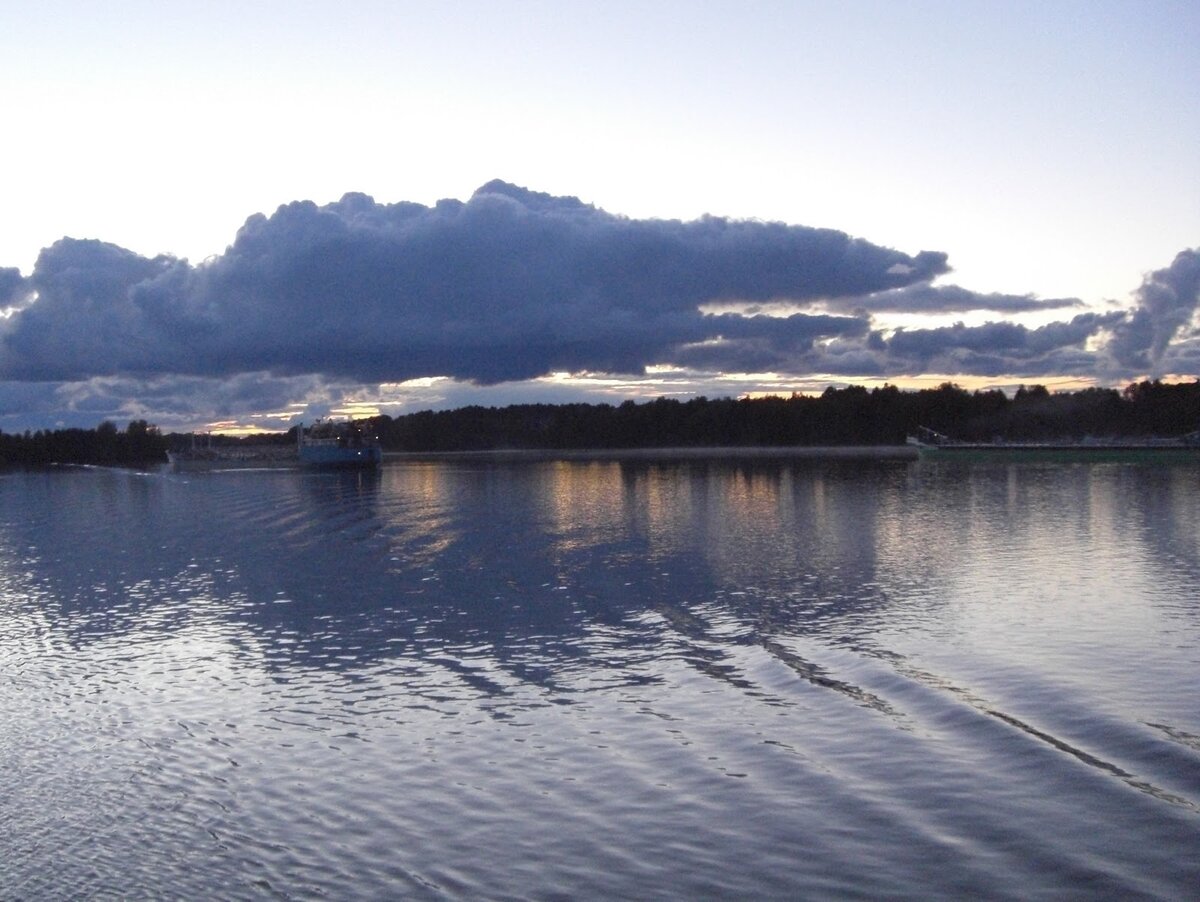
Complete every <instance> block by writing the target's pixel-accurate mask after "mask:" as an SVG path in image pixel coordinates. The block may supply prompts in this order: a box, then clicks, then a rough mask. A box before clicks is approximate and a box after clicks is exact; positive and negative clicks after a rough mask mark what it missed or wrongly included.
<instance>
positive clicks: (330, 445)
mask: <svg viewBox="0 0 1200 902" xmlns="http://www.w3.org/2000/svg"><path fill="white" fill-rule="evenodd" d="M296 447H297V452H298V454H299V456H300V463H302V464H308V465H309V466H314V467H346V468H360V469H367V468H372V467H377V466H379V465H380V464H381V463H382V462H383V449H382V448H381V447H380V445H379V439H378V438H376V437H375V436H374V435H371V434H370V433H368V432H367V431H366V428H365V427H364V426H363V425H362V424H361V423H357V422H355V421H353V420H318V421H317V422H316V423H314V424H313V425H312V426H311V427H310V428H308V429H305V428H304V424H303V423H301V424H300V425H299V426H298V427H296Z"/></svg>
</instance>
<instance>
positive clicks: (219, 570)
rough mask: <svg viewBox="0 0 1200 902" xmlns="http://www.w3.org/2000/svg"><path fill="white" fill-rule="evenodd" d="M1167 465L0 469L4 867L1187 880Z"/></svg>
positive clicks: (131, 873) (554, 892)
mask: <svg viewBox="0 0 1200 902" xmlns="http://www.w3.org/2000/svg"><path fill="white" fill-rule="evenodd" d="M1198 674H1200V467H1197V465H1196V464H1195V463H1194V462H1182V463H1176V464H1169V465H1123V464H1119V463H1079V464H1044V463H1043V464H1039V463H1027V464H1020V463H1008V462H1003V461H1000V462H986V463H971V462H956V461H947V462H941V461H919V462H918V461H882V460H881V461H870V460H829V461H822V460H796V461H788V460H744V461H723V460H699V459H689V460H681V461H675V462H671V461H637V460H626V461H603V460H592V461H489V460H460V461H404V462H389V463H388V464H387V465H386V466H385V467H384V468H383V469H382V471H381V472H379V473H377V474H337V473H333V474H329V473H319V472H306V471H302V470H289V469H282V470H270V469H258V470H246V471H237V470H228V471H213V472H202V473H177V472H173V471H170V470H163V471H158V472H151V473H136V472H132V471H123V470H108V469H85V468H73V469H67V468H64V469H58V470H51V471H43V472H8V473H0V814H2V816H0V898H4V899H50V898H63V897H79V898H96V897H102V898H104V897H120V898H162V897H172V898H229V899H260V898H261V899H278V898H283V899H290V898H294V899H309V898H336V899H359V898H362V899H367V898H417V899H421V898H428V899H436V898H462V897H468V898H489V899H552V898H559V899H561V898H639V899H691V898H751V897H752V898H780V899H782V898H789V899H791V898H830V897H836V898H863V899H879V898H900V899H961V898H967V897H971V898H985V899H1036V898H1055V899H1058V898H1122V899H1139V898H1141V899H1179V898H1187V897H1193V898H1194V897H1195V895H1196V893H1197V887H1200V695H1198V693H1197V688H1198V683H1197V675H1198Z"/></svg>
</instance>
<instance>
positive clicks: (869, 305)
mask: <svg viewBox="0 0 1200 902" xmlns="http://www.w3.org/2000/svg"><path fill="white" fill-rule="evenodd" d="M823 306H824V307H825V308H826V309H827V310H842V311H845V312H854V311H864V312H868V313H965V312H967V311H971V310H989V311H995V312H997V313H1030V312H1034V311H1040V310H1061V309H1064V308H1068V307H1082V306H1083V301H1081V300H1079V299H1078V298H1037V297H1034V296H1033V295H1028V294H996V293H990V294H983V293H981V292H975V291H970V290H968V289H966V288H960V287H959V286H958V285H929V284H918V285H909V286H905V287H904V288H897V289H893V290H891V291H883V292H880V293H878V294H873V295H870V296H868V297H865V298H834V299H831V300H828V301H826V302H825V303H824V304H823Z"/></svg>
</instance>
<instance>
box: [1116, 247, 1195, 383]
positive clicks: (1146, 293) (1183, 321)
mask: <svg viewBox="0 0 1200 902" xmlns="http://www.w3.org/2000/svg"><path fill="white" fill-rule="evenodd" d="M1135 298H1136V300H1137V307H1136V308H1135V309H1134V312H1133V315H1132V316H1130V317H1129V319H1128V320H1127V321H1126V322H1124V323H1122V324H1121V325H1119V326H1118V327H1117V328H1116V329H1114V330H1113V340H1112V342H1111V344H1110V346H1109V350H1110V352H1111V354H1112V357H1113V359H1114V360H1115V361H1116V363H1117V364H1118V365H1119V367H1121V368H1124V369H1129V368H1133V369H1138V370H1140V371H1141V372H1144V373H1149V374H1151V375H1161V374H1163V373H1165V372H1180V371H1179V370H1177V369H1174V367H1173V366H1171V365H1168V366H1164V365H1163V364H1164V362H1165V361H1164V355H1165V354H1166V351H1167V346H1168V345H1169V344H1170V342H1171V340H1172V339H1173V338H1175V337H1176V335H1178V334H1180V333H1181V332H1183V331H1185V329H1186V328H1187V326H1188V324H1189V323H1190V322H1191V321H1192V317H1193V316H1194V315H1195V312H1196V309H1197V307H1198V306H1200V248H1197V249H1192V250H1185V251H1181V252H1180V253H1179V254H1178V255H1176V257H1175V259H1174V260H1173V261H1172V262H1171V265H1170V266H1168V267H1166V268H1164V269H1160V270H1157V271H1155V272H1152V273H1150V274H1149V275H1148V276H1146V278H1145V280H1144V281H1143V282H1142V285H1141V287H1140V288H1139V289H1138V290H1137V292H1136V294H1135Z"/></svg>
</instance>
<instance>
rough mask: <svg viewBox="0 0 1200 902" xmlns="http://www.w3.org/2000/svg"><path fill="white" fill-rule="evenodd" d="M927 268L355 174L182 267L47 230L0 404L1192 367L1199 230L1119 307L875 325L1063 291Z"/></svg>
mask: <svg viewBox="0 0 1200 902" xmlns="http://www.w3.org/2000/svg"><path fill="white" fill-rule="evenodd" d="M947 272H949V267H948V265H947V260H946V255H945V254H942V253H938V252H931V251H922V252H921V253H918V254H915V255H909V254H905V253H902V252H900V251H896V250H892V249H889V248H885V247H881V246H879V245H875V244H871V243H870V242H868V241H865V240H863V239H859V238H853V237H851V236H849V235H846V234H845V233H843V232H838V231H833V230H828V229H816V228H808V227H804V226H795V225H784V224H781V223H772V222H758V221H742V220H729V219H723V218H718V217H711V216H709V217H703V218H701V219H698V220H694V221H690V222H680V221H676V220H654V219H649V220H636V219H629V218H626V217H622V216H617V215H613V214H610V213H607V212H605V211H603V210H601V209H598V208H596V207H594V206H592V205H589V204H586V203H584V202H582V201H580V200H579V199H577V198H574V197H555V196H551V195H548V194H542V193H539V192H535V191H530V190H527V189H524V188H519V187H516V186H514V185H510V184H507V183H504V182H490V183H488V184H487V185H484V186H483V187H482V188H480V189H479V190H478V191H476V192H475V194H474V195H473V196H472V197H471V198H470V199H469V200H467V201H465V202H461V201H457V200H443V201H439V202H438V203H437V204H435V205H433V206H425V205H422V204H415V203H404V202H401V203H395V204H380V203H376V202H375V201H374V200H373V199H372V198H370V197H368V196H366V195H363V194H347V195H346V196H344V197H343V198H342V199H341V200H340V201H338V202H336V203H332V204H328V205H325V206H318V205H316V204H314V203H311V202H306V201H301V202H296V203H291V204H287V205H285V206H282V207H280V208H279V209H278V210H276V211H275V213H274V214H272V215H270V216H265V215H262V214H257V215H254V216H251V217H250V218H249V219H248V220H246V223H245V224H244V226H243V227H242V228H241V229H240V230H239V231H238V233H237V235H236V237H235V240H234V241H233V243H232V244H231V245H230V246H229V247H228V248H227V249H226V251H225V253H223V254H221V255H219V256H217V257H214V258H210V259H209V260H207V261H205V262H204V263H201V264H199V265H192V264H189V263H188V262H187V261H185V260H180V259H177V258H174V257H171V256H165V255H164V256H158V257H153V258H150V257H142V256H140V255H138V254H135V253H133V252H131V251H129V250H125V249H123V248H121V247H118V246H116V245H113V244H108V243H105V242H102V241H98V240H79V239H72V238H64V239H62V240H60V241H58V242H56V243H55V244H53V245H52V246H50V247H48V248H46V249H45V250H43V252H42V253H41V255H40V256H39V258H38V260H37V263H36V265H35V267H34V270H33V272H32V273H31V274H30V275H29V276H28V277H22V275H21V273H20V272H19V271H17V270H15V269H0V424H3V423H4V422H11V419H12V417H13V416H15V415H16V409H17V408H18V407H20V406H21V405H28V409H42V407H41V406H39V403H37V402H36V398H45V399H48V400H46V402H45V405H44V406H45V409H47V410H49V409H54V410H58V411H63V412H64V413H65V415H68V416H76V417H83V416H89V415H91V414H93V413H100V412H103V414H104V415H105V416H108V417H110V418H117V419H119V418H122V417H124V416H126V415H128V416H131V417H132V416H148V415H149V414H154V413H155V412H156V415H157V416H158V417H159V418H160V421H162V420H167V421H178V420H181V419H184V418H187V417H189V416H192V417H193V421H194V418H195V417H197V416H199V417H203V418H206V419H212V418H219V417H225V416H238V415H241V412H245V411H249V410H259V411H265V410H275V411H281V410H283V409H284V408H285V407H286V406H287V405H289V404H293V403H308V404H311V405H313V409H317V410H324V409H328V408H329V407H331V406H336V404H337V403H338V401H339V400H340V397H341V395H344V394H354V395H358V396H363V395H365V394H370V392H371V391H373V390H374V389H375V388H378V387H379V386H380V385H381V384H384V383H399V382H403V381H405V380H411V379H415V378H417V377H447V378H448V379H449V380H451V381H450V382H449V383H447V384H451V385H453V386H456V388H455V389H454V390H455V391H456V392H458V393H459V394H461V395H463V396H466V395H467V394H470V392H472V391H474V390H475V388H471V387H470V386H474V387H476V388H477V387H484V386H502V385H508V386H512V385H515V384H517V383H519V382H521V381H522V380H529V379H534V378H536V377H540V376H544V375H546V374H551V373H556V372H569V373H593V374H596V373H604V374H616V375H621V376H628V377H638V376H641V375H644V374H645V373H646V371H647V367H651V366H655V367H657V366H660V365H663V364H669V365H673V366H675V367H678V368H681V369H682V370H683V371H686V372H688V373H692V374H695V375H696V376H697V377H698V378H699V377H703V378H706V379H717V378H724V374H730V373H743V374H744V373H776V374H780V375H781V376H789V375H790V376H793V377H796V378H802V377H804V376H806V375H809V374H814V373H823V374H834V375H839V376H845V377H853V376H875V377H878V376H904V375H918V374H921V373H923V372H930V371H937V372H940V373H945V374H950V375H954V374H961V375H1001V374H1004V375H1010V374H1011V375H1025V376H1033V375H1048V374H1059V373H1071V374H1074V375H1089V374H1091V375H1103V376H1104V377H1105V378H1109V379H1118V378H1127V377H1136V376H1139V375H1141V374H1144V373H1145V372H1148V371H1150V370H1152V369H1153V370H1155V371H1161V372H1176V373H1186V372H1189V371H1192V372H1194V371H1195V368H1196V361H1197V359H1200V351H1198V350H1197V345H1198V344H1200V334H1198V332H1197V329H1196V326H1195V323H1194V319H1195V314H1196V309H1197V286H1198V283H1200V251H1197V250H1191V251H1184V252H1183V253H1181V254H1179V256H1178V257H1176V259H1175V261H1174V262H1173V263H1172V264H1171V266H1169V267H1167V268H1166V269H1163V270H1159V271H1157V272H1155V273H1152V274H1150V275H1149V276H1147V278H1146V281H1145V282H1144V284H1143V285H1142V287H1141V288H1140V289H1139V290H1138V292H1137V293H1136V295H1135V300H1136V306H1135V307H1134V308H1133V309H1132V310H1130V311H1113V312H1108V313H1094V312H1085V313H1079V314H1078V315H1075V316H1074V317H1072V318H1071V319H1069V320H1065V321H1062V322H1053V323H1049V324H1047V325H1042V326H1040V327H1037V328H1030V327H1027V326H1025V325H1023V324H1021V323H1019V322H1014V321H1007V320H1002V321H999V322H990V323H985V324H983V325H973V326H966V325H962V324H960V325H955V326H948V327H944V328H936V329H914V328H908V329H901V330H897V331H895V332H892V333H888V332H886V331H883V327H882V326H881V325H880V324H879V323H877V322H875V321H874V319H873V317H875V316H876V315H880V314H891V313H912V314H929V313H939V314H943V313H947V312H966V311H991V312H994V313H997V314H1000V315H1001V316H1002V317H1011V316H1013V315H1016V314H1024V313H1039V312H1045V311H1049V310H1059V309H1061V310H1071V309H1073V308H1078V307H1080V306H1082V305H1081V302H1080V301H1079V300H1078V299H1075V298H1052V299H1040V298H1037V297H1034V296H1032V295H1005V294H995V293H991V294H988V293H981V292H975V291H971V290H969V289H966V288H962V287H959V286H956V285H935V284H933V280H934V279H936V278H937V277H939V276H941V275H944V274H945V273H947ZM768 313H770V314H772V315H767V314H768ZM785 313H786V314H790V315H783V314H785ZM1106 341H1107V346H1105V342H1106ZM22 385H23V386H25V387H22ZM29 386H36V389H30V388H29ZM539 390H540V391H551V389H550V388H547V387H546V386H545V385H543V386H542V388H541V389H539ZM553 390H554V391H558V389H553ZM31 392H32V393H31ZM480 396H482V395H480ZM488 396H489V397H490V396H491V395H490V394H489V395H488ZM131 399H136V400H131ZM310 415H311V414H310Z"/></svg>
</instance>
